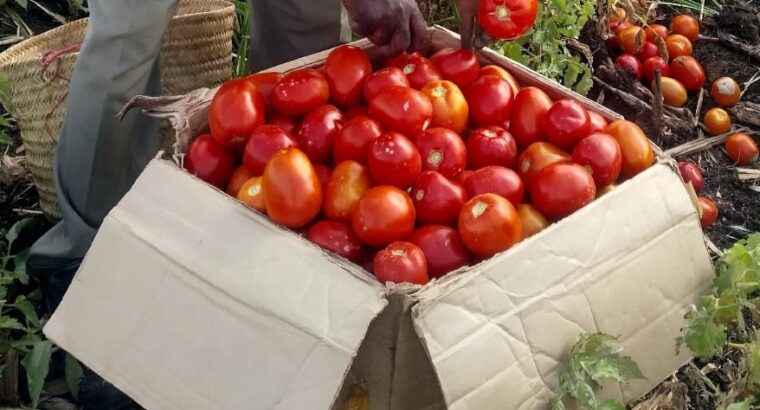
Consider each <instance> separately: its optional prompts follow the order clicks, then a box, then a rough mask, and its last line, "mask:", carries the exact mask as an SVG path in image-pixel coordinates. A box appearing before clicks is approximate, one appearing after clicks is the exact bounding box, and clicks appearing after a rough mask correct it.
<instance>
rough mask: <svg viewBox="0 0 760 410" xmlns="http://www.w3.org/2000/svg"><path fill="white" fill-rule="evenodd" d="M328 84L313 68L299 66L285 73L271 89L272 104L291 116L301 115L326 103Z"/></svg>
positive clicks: (282, 112) (328, 94)
mask: <svg viewBox="0 0 760 410" xmlns="http://www.w3.org/2000/svg"><path fill="white" fill-rule="evenodd" d="M329 99H330V86H329V84H328V83H327V79H326V78H325V76H324V75H322V74H321V73H320V72H319V71H317V70H315V69H313V68H300V69H298V70H295V71H291V72H289V73H287V74H285V77H283V78H282V80H281V81H280V82H279V83H278V84H277V85H276V86H275V87H274V90H273V91H272V106H274V108H275V109H276V110H277V111H278V112H280V113H281V114H285V115H288V116H291V117H301V116H304V115H306V114H307V113H309V112H311V111H314V110H316V109H317V108H319V107H321V106H323V105H325V104H327V101H328V100H329Z"/></svg>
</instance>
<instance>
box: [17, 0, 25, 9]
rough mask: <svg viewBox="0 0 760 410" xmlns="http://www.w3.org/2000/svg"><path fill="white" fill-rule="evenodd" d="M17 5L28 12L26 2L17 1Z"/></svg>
mask: <svg viewBox="0 0 760 410" xmlns="http://www.w3.org/2000/svg"><path fill="white" fill-rule="evenodd" d="M16 4H18V5H19V6H21V7H23V8H24V10H26V6H27V1H26V0H16Z"/></svg>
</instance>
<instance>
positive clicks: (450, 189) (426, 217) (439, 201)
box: [411, 171, 467, 226]
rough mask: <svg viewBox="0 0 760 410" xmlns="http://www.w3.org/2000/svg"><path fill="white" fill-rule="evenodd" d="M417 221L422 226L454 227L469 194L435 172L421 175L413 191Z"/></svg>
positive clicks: (413, 186) (426, 172)
mask: <svg viewBox="0 0 760 410" xmlns="http://www.w3.org/2000/svg"><path fill="white" fill-rule="evenodd" d="M411 195H412V202H413V203H414V209H416V211H417V221H418V222H419V223H420V224H422V225H427V224H436V225H452V226H453V225H454V224H456V221H457V218H458V217H459V211H460V210H461V209H462V206H464V203H465V202H466V201H467V193H466V192H465V190H464V188H462V187H461V186H459V185H458V184H456V183H454V182H452V181H450V180H448V179H446V177H444V176H443V175H441V174H440V173H438V172H435V171H425V172H423V173H422V174H420V177H419V178H417V181H415V183H414V185H412V189H411Z"/></svg>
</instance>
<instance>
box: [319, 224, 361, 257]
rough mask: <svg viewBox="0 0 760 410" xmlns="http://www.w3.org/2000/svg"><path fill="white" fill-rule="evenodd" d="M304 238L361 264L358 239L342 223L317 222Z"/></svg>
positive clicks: (348, 227)
mask: <svg viewBox="0 0 760 410" xmlns="http://www.w3.org/2000/svg"><path fill="white" fill-rule="evenodd" d="M306 238H307V239H308V240H310V241H312V242H314V243H315V244H317V245H319V246H321V247H322V248H324V249H327V250H328V251H330V252H333V253H336V254H338V255H340V256H342V257H344V258H346V259H348V260H350V261H352V262H355V263H359V262H361V260H362V258H363V257H364V249H362V244H361V242H359V238H358V237H357V236H356V234H355V233H354V231H352V230H351V227H350V226H348V225H346V224H344V223H342V222H336V221H319V222H317V223H315V224H314V225H313V226H312V227H311V228H309V232H308V233H307V234H306Z"/></svg>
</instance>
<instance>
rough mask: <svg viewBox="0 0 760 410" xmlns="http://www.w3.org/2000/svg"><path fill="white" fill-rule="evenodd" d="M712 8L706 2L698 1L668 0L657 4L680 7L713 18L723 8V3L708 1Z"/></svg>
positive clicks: (713, 0) (714, 0) (715, 0)
mask: <svg viewBox="0 0 760 410" xmlns="http://www.w3.org/2000/svg"><path fill="white" fill-rule="evenodd" d="M709 3H712V6H710V5H708V1H700V0H669V1H661V2H660V3H659V4H660V5H663V6H673V7H680V8H685V9H689V10H694V11H698V12H704V14H705V15H706V16H713V15H715V14H718V13H719V12H720V10H721V9H722V8H723V2H722V1H718V0H709Z"/></svg>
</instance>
